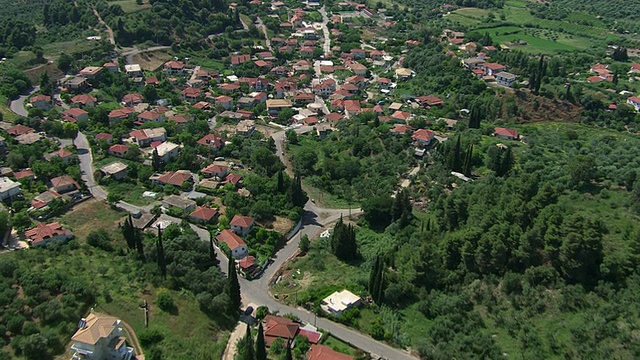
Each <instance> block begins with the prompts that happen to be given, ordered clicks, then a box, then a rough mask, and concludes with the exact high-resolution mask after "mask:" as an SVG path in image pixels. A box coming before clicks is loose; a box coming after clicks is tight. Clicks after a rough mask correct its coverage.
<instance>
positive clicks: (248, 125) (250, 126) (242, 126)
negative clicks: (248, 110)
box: [236, 120, 256, 137]
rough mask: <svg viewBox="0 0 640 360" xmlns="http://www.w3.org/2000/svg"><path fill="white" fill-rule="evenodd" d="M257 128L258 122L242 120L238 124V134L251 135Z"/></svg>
mask: <svg viewBox="0 0 640 360" xmlns="http://www.w3.org/2000/svg"><path fill="white" fill-rule="evenodd" d="M255 130H256V123H255V121H253V120H242V121H240V122H238V124H237V125H236V135H238V136H244V137H249V136H251V135H252V134H253V132H254V131H255Z"/></svg>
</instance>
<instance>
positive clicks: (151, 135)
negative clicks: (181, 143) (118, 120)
mask: <svg viewBox="0 0 640 360" xmlns="http://www.w3.org/2000/svg"><path fill="white" fill-rule="evenodd" d="M129 136H131V139H132V140H133V142H134V143H137V144H138V145H139V146H140V147H145V146H149V145H150V144H151V143H152V142H155V141H166V140H167V130H165V128H163V127H159V128H154V129H139V130H133V131H131V132H130V133H129Z"/></svg>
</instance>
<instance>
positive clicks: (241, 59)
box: [231, 54, 251, 65]
mask: <svg viewBox="0 0 640 360" xmlns="http://www.w3.org/2000/svg"><path fill="white" fill-rule="evenodd" d="M249 60H251V55H250V54H242V55H236V56H232V57H231V64H232V65H240V64H244V63H246V62H247V61H249Z"/></svg>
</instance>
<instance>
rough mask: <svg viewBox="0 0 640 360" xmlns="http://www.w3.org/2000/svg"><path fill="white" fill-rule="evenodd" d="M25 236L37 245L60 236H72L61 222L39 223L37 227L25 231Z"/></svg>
mask: <svg viewBox="0 0 640 360" xmlns="http://www.w3.org/2000/svg"><path fill="white" fill-rule="evenodd" d="M24 235H25V236H26V237H27V238H29V240H31V242H32V244H37V243H39V242H41V241H43V240H46V239H49V238H52V237H55V236H58V235H71V232H70V231H69V230H66V229H65V228H63V227H62V225H60V223H59V222H54V223H50V224H43V223H38V225H36V227H34V228H32V229H29V230H27V231H25V232H24Z"/></svg>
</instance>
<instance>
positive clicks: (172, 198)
mask: <svg viewBox="0 0 640 360" xmlns="http://www.w3.org/2000/svg"><path fill="white" fill-rule="evenodd" d="M162 207H163V208H165V209H172V208H173V209H178V210H180V211H182V214H186V213H188V212H191V211H193V210H194V209H195V208H196V202H195V201H193V200H191V199H187V198H183V197H182V196H178V195H169V196H167V197H165V198H164V199H162Z"/></svg>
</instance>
